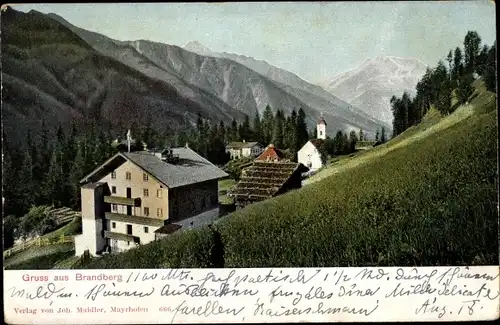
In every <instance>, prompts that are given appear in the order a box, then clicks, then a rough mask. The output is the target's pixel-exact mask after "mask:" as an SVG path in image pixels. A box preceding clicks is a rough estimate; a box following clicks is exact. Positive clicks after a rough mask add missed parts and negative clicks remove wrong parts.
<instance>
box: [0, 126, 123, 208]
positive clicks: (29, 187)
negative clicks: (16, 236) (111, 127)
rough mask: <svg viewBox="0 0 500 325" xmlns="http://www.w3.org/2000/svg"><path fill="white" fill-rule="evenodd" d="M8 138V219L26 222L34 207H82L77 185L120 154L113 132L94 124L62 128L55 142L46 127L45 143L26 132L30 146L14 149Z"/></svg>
mask: <svg viewBox="0 0 500 325" xmlns="http://www.w3.org/2000/svg"><path fill="white" fill-rule="evenodd" d="M3 137H4V141H3V144H4V150H3V154H4V157H3V179H4V183H3V184H4V186H3V197H4V198H5V206H4V213H5V215H15V216H22V215H24V214H26V213H27V212H28V210H29V209H30V208H31V207H32V206H38V205H54V206H55V207H63V206H65V207H71V208H74V209H79V207H80V184H79V181H80V180H81V179H82V178H83V177H84V176H85V175H86V174H88V173H90V172H91V171H92V170H93V169H95V168H96V167H97V166H98V165H100V164H102V163H103V162H104V161H105V160H106V159H108V158H109V157H110V156H111V155H112V154H114V153H115V152H116V150H117V149H116V148H113V146H112V145H111V144H112V137H111V134H110V132H105V131H104V128H102V127H97V125H96V124H95V123H93V122H89V123H84V124H82V125H81V126H77V125H76V124H73V125H72V126H71V127H70V131H69V132H64V131H63V129H62V127H59V128H58V130H57V133H56V136H55V139H50V138H49V130H48V127H47V126H46V124H45V123H44V122H43V121H42V130H41V137H40V138H39V139H38V141H36V140H34V139H33V137H32V135H31V133H30V132H29V131H28V133H27V139H26V145H25V146H24V147H23V148H22V149H21V150H16V149H15V148H12V147H11V146H10V145H9V143H8V141H7V140H6V137H5V134H3Z"/></svg>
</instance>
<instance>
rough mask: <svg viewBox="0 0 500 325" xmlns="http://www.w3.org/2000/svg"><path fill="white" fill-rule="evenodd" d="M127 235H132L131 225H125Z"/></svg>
mask: <svg viewBox="0 0 500 325" xmlns="http://www.w3.org/2000/svg"><path fill="white" fill-rule="evenodd" d="M127 235H132V225H127Z"/></svg>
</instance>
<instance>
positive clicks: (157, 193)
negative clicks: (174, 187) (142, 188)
mask: <svg viewBox="0 0 500 325" xmlns="http://www.w3.org/2000/svg"><path fill="white" fill-rule="evenodd" d="M156 196H157V197H159V198H161V188H160V189H158V190H157V191H156Z"/></svg>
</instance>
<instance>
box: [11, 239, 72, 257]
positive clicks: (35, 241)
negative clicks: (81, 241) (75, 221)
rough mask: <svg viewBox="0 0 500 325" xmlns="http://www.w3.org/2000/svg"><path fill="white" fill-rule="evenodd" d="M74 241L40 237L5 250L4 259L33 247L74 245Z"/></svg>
mask: <svg viewBox="0 0 500 325" xmlns="http://www.w3.org/2000/svg"><path fill="white" fill-rule="evenodd" d="M74 241H75V240H74V238H73V236H64V235H61V236H59V237H52V238H43V237H38V238H35V239H32V240H30V241H26V242H23V243H21V244H19V245H16V246H14V247H12V248H9V249H7V250H5V251H4V252H3V257H4V258H6V257H9V256H11V255H13V254H16V253H19V252H22V251H24V250H26V249H28V248H30V247H33V246H37V247H40V246H50V245H61V244H67V243H73V242H74Z"/></svg>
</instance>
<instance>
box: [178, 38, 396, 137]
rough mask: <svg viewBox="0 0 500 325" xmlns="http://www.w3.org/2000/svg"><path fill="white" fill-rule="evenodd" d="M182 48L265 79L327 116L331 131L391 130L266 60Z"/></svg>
mask: <svg viewBox="0 0 500 325" xmlns="http://www.w3.org/2000/svg"><path fill="white" fill-rule="evenodd" d="M184 49H186V50H188V51H191V52H194V53H197V54H200V55H204V56H210V57H216V58H225V59H229V60H232V61H235V62H238V63H240V64H242V65H244V66H246V67H248V68H250V69H252V70H254V71H256V72H258V73H259V74H261V75H263V76H266V77H267V78H269V79H270V80H272V81H274V82H275V83H276V84H277V85H278V86H279V87H280V88H282V89H283V90H285V91H286V92H288V93H289V94H291V95H293V96H295V97H297V98H300V99H301V100H302V101H303V102H304V103H305V104H307V105H308V106H309V107H311V108H313V109H315V110H318V111H321V112H323V113H324V114H325V116H327V118H326V120H327V122H330V123H332V122H333V123H334V124H335V125H332V128H331V129H330V132H336V130H337V128H339V127H340V128H342V129H344V130H351V129H356V128H363V129H364V130H367V131H368V133H371V131H372V130H376V128H377V127H380V126H385V127H386V128H387V129H390V128H391V126H390V123H384V122H383V121H381V120H380V119H378V118H377V117H376V116H372V115H369V114H367V113H366V112H365V111H363V110H361V109H359V108H358V107H356V105H353V104H352V103H351V104H350V103H347V102H345V101H343V100H341V99H339V98H338V97H336V96H335V95H333V94H332V93H330V92H328V91H326V90H325V89H323V88H322V87H320V86H318V85H314V84H311V83H309V82H307V81H305V80H303V79H301V78H300V77H299V76H297V75H296V74H294V73H292V72H290V71H287V70H284V69H281V68H278V67H275V66H273V65H271V64H269V63H267V62H266V61H263V60H256V59H254V58H252V57H248V56H245V55H239V54H235V53H227V52H213V51H211V50H210V49H209V48H208V47H206V46H204V45H203V44H201V43H200V42H198V41H191V42H189V43H188V44H186V45H185V46H184ZM341 125H343V127H342V126H341Z"/></svg>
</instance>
